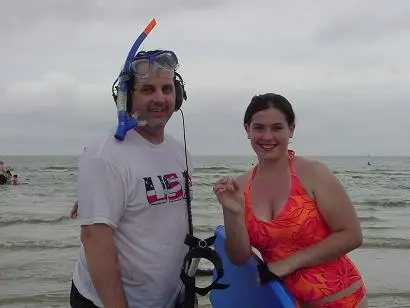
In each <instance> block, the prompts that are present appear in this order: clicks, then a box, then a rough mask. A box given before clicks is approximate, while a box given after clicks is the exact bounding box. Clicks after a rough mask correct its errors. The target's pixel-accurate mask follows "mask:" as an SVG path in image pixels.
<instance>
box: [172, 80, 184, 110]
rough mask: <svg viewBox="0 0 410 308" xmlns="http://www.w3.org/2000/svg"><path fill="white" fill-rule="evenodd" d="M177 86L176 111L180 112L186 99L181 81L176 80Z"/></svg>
mask: <svg viewBox="0 0 410 308" xmlns="http://www.w3.org/2000/svg"><path fill="white" fill-rule="evenodd" d="M174 86H175V111H178V110H179V109H180V108H181V106H182V101H183V99H184V94H183V91H184V90H183V88H182V85H181V83H180V81H179V80H177V79H174Z"/></svg>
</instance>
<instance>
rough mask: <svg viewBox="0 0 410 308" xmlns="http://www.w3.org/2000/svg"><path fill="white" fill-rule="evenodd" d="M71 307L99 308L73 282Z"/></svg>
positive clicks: (180, 303) (179, 304)
mask: <svg viewBox="0 0 410 308" xmlns="http://www.w3.org/2000/svg"><path fill="white" fill-rule="evenodd" d="M70 306H71V307H72V308H98V307H97V306H96V305H94V304H93V302H92V301H90V300H89V299H87V298H85V297H84V296H82V295H81V293H80V292H79V291H78V289H77V288H76V286H75V285H74V282H73V281H71V292H70ZM183 307H186V305H185V304H184V303H183V302H180V301H178V302H177V303H176V304H175V308H183ZM195 307H198V299H197V298H195Z"/></svg>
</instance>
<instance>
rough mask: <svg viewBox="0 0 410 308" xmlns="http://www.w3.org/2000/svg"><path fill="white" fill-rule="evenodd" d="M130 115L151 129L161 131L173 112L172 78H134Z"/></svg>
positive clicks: (173, 91) (158, 76) (154, 75)
mask: <svg viewBox="0 0 410 308" xmlns="http://www.w3.org/2000/svg"><path fill="white" fill-rule="evenodd" d="M132 103H133V109H132V113H134V112H138V114H139V118H140V119H141V120H145V121H146V122H147V126H149V127H150V128H151V129H163V128H164V127H165V125H166V123H167V122H168V120H169V119H170V118H171V116H172V114H173V112H174V111H175V86H174V80H173V78H172V77H170V76H169V77H164V76H161V75H160V74H153V75H151V76H150V77H147V78H141V79H140V78H136V79H135V81H134V87H133V88H132Z"/></svg>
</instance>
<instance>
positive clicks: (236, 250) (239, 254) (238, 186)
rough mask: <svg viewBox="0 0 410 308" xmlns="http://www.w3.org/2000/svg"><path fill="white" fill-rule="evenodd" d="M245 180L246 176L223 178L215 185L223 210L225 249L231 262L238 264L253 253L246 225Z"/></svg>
mask: <svg viewBox="0 0 410 308" xmlns="http://www.w3.org/2000/svg"><path fill="white" fill-rule="evenodd" d="M243 182H244V176H240V177H238V178H236V179H235V180H231V179H221V180H220V181H219V182H218V183H216V184H215V186H214V192H215V194H216V196H217V198H218V201H219V203H220V204H221V205H222V210H223V216H224V226H225V236H226V243H225V249H226V252H227V254H228V257H229V259H230V260H231V262H232V263H234V264H236V265H242V264H243V263H245V262H246V261H247V260H248V259H249V257H250V256H251V253H252V250H251V245H250V241H249V236H248V231H247V229H246V225H245V206H244V200H243V197H242V194H243Z"/></svg>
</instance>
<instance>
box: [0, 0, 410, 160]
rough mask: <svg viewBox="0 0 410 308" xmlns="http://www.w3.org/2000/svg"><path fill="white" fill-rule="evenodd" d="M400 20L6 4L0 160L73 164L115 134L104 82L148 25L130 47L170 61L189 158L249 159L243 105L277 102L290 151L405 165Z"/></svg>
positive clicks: (291, 6)
mask: <svg viewBox="0 0 410 308" xmlns="http://www.w3.org/2000/svg"><path fill="white" fill-rule="evenodd" d="M409 9H410V4H409V3H407V2H405V1H395V2H394V5H393V4H390V3H389V4H388V5H387V4H386V2H385V1H379V0H377V1H368V0H364V1H360V2H357V1H353V0H348V1H344V2H329V1H325V0H320V1H315V2H309V3H308V2H304V1H296V0H293V1H288V2H283V1H282V2H281V1H267V0H259V1H253V2H252V3H249V1H245V0H238V1H235V2H230V1H217V0H213V1H207V2H204V1H200V2H198V1H188V0H179V1H178V0H172V1H146V2H135V1H131V0H124V1H121V2H113V1H91V0H88V1H70V2H64V1H45V0H42V1H36V2H27V3H26V2H24V3H23V2H22V1H21V0H17V1H13V2H7V4H4V5H3V8H2V10H0V29H1V30H0V39H1V40H2V42H3V44H2V48H1V50H0V69H1V71H2V74H1V75H0V131H1V132H2V133H1V134H0V144H1V153H0V154H6V153H10V154H25V153H41V154H78V153H79V152H80V151H81V149H82V148H83V146H84V145H85V144H86V143H87V142H88V141H89V140H90V139H91V138H95V137H96V136H98V135H100V134H102V133H104V132H106V131H108V130H109V129H110V128H111V127H115V125H116V116H115V112H116V110H115V106H114V103H113V101H112V98H111V84H112V82H113V81H114V79H115V77H116V76H117V75H118V73H119V70H120V67H121V65H122V64H123V63H122V62H123V61H124V58H125V56H126V53H127V52H128V50H129V48H130V46H131V44H132V43H133V40H134V39H135V38H136V36H137V35H138V34H139V33H140V32H141V31H142V29H143V28H144V26H145V24H146V23H147V22H148V21H149V20H150V19H151V18H152V17H156V18H157V21H158V26H157V27H156V28H155V29H154V31H153V33H152V34H151V35H150V36H149V37H148V38H147V39H146V41H145V42H144V44H143V48H144V49H146V48H170V49H173V50H175V51H176V52H177V54H178V56H179V58H180V60H181V68H180V72H181V74H182V75H183V77H184V80H185V81H186V84H187V90H188V96H189V102H188V103H187V104H186V105H185V106H184V110H185V116H186V124H187V137H188V142H189V145H190V148H191V150H192V152H193V153H194V154H249V153H251V150H250V148H249V145H248V140H247V139H246V137H245V134H244V132H243V129H242V116H243V113H244V111H245V108H246V105H247V104H248V102H249V101H250V99H251V97H252V95H254V94H257V93H263V92H279V93H281V94H283V95H285V96H286V97H288V98H290V100H291V101H292V103H293V104H294V107H295V110H296V113H297V130H296V136H295V139H294V143H293V145H294V146H295V148H296V149H297V150H298V151H300V152H302V153H306V154H309V155H316V154H318V155H319V154H328V155H347V154H351V155H357V154H360V155H366V154H367V153H371V154H380V155H409V154H410V146H409V145H408V142H404V141H405V140H409V139H410V124H409V122H408V120H407V117H408V115H409V114H410V107H409V106H410V105H409V104H408V99H409V97H410V90H409V89H408V84H409V81H410V73H409V72H410V61H409V59H408V56H407V55H408V54H409V53H410V43H408V40H407V38H406V34H407V33H406V31H408V28H409V22H408V19H407V15H408V14H407V12H408V11H409ZM405 17H406V18H405ZM180 122H181V121H180V115H178V114H176V115H175V117H174V118H173V119H172V120H171V122H170V125H169V131H170V133H172V134H173V135H175V136H177V137H178V138H182V134H181V123H180ZM395 138H398V140H400V143H398V141H397V139H395Z"/></svg>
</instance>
